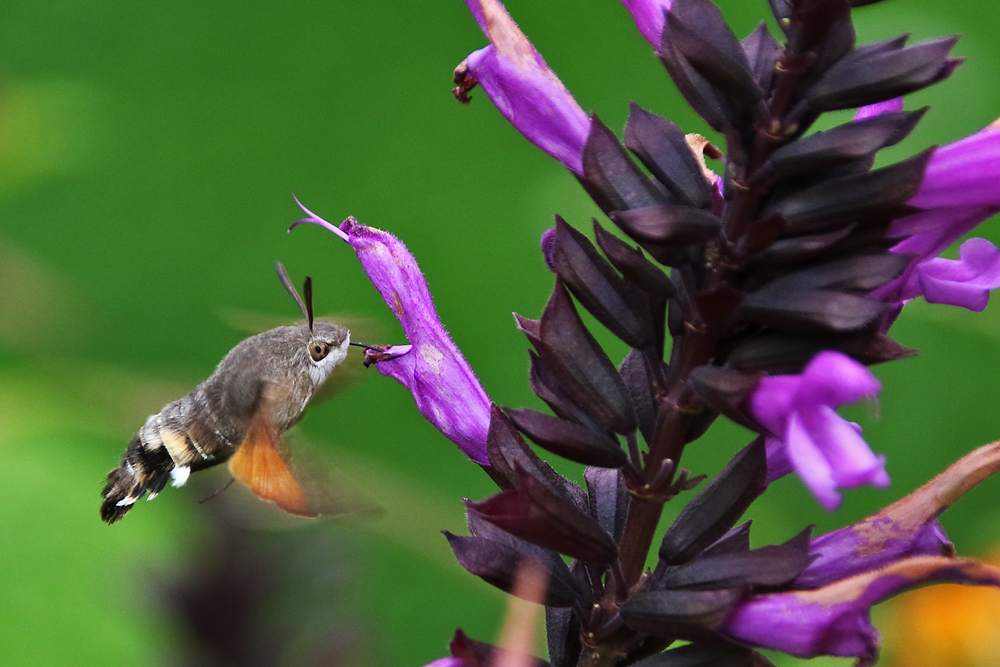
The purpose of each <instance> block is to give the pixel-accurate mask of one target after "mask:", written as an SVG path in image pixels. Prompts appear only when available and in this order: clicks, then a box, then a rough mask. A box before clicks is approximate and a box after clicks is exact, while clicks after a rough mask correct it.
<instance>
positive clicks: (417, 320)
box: [292, 200, 490, 464]
mask: <svg viewBox="0 0 1000 667" xmlns="http://www.w3.org/2000/svg"><path fill="white" fill-rule="evenodd" d="M296 201H298V200H296ZM299 205H300V206H301V204H299ZM302 209H303V210H304V211H305V212H306V213H307V214H309V217H308V218H304V219H302V220H299V221H297V222H296V223H295V225H298V224H300V223H303V222H310V223H314V224H318V225H320V226H323V227H325V228H327V229H329V230H330V231H332V232H334V233H335V234H337V236H339V237H340V238H341V239H343V240H345V241H347V242H348V243H349V244H351V247H352V248H354V251H355V252H356V253H357V255H358V259H359V260H361V266H362V267H363V268H364V270H365V273H367V274H368V277H369V278H370V279H371V281H372V283H373V284H374V285H375V287H376V289H378V291H379V293H380V294H381V295H382V298H383V299H384V300H385V303H386V305H388V306H389V308H390V309H391V310H392V312H393V314H394V315H395V316H396V318H397V319H398V320H399V323H400V324H401V325H402V327H403V332H404V333H405V334H406V338H407V340H408V341H409V342H410V345H411V346H412V349H410V350H404V349H401V347H397V346H394V347H393V348H390V349H389V350H386V352H390V351H391V354H395V355H397V356H396V357H395V358H390V359H386V360H379V361H378V363H377V365H376V367H377V368H378V370H379V372H380V373H382V374H383V375H386V376H388V377H391V378H394V379H396V380H398V381H399V382H400V383H401V384H403V386H405V387H406V388H407V389H409V390H410V392H411V393H412V394H413V398H414V400H415V401H416V403H417V408H418V409H419V410H420V413H421V414H422V415H423V416H424V417H425V418H426V419H427V420H428V421H430V422H431V423H432V424H434V426H435V427H436V428H437V429H438V430H439V431H441V433H443V434H444V436H445V437H447V438H448V439H449V440H451V441H452V442H454V443H455V444H456V445H458V447H459V448H460V449H461V450H462V451H463V452H465V454H466V456H468V457H469V458H471V459H472V460H473V461H476V462H477V463H481V464H486V463H487V462H488V460H487V457H486V433H487V431H488V430H489V424H490V399H489V396H487V395H486V392H485V391H484V390H483V387H482V385H480V384H479V380H477V379H476V376H475V373H473V372H472V368H470V367H469V364H468V362H467V361H466V360H465V357H463V356H462V353H461V352H460V351H459V349H458V347H457V346H456V345H455V343H454V342H452V340H451V337H450V336H448V332H447V331H445V329H444V326H443V325H442V324H441V321H440V320H439V319H438V316H437V312H436V310H435V309H434V301H433V300H432V298H431V294H430V291H429V290H428V289H427V281H426V280H425V279H424V275H423V273H421V272H420V267H419V266H417V262H416V260H415V259H414V258H413V255H411V254H410V251H409V250H407V249H406V246H405V245H403V243H402V241H400V240H399V239H397V238H396V237H395V236H393V235H392V234H389V233H388V232H383V231H381V230H379V229H375V228H373V227H367V226H365V225H362V224H361V223H359V222H358V221H357V220H355V219H354V218H347V220H345V221H344V222H343V224H341V225H340V227H339V228H337V227H335V226H334V225H332V224H330V223H329V222H327V221H325V220H323V219H322V218H320V217H319V216H317V215H315V214H314V213H312V212H311V211H309V210H308V209H306V208H305V207H304V206H303V207H302ZM295 225H292V227H295ZM378 354H384V353H376V355H378ZM398 355H401V356H398Z"/></svg>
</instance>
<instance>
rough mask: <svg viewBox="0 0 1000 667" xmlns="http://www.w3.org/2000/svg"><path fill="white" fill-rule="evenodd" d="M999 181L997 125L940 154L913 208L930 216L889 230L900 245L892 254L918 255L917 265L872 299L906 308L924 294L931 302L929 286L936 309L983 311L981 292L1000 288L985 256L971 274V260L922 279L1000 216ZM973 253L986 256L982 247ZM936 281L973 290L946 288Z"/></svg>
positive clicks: (926, 174)
mask: <svg viewBox="0 0 1000 667" xmlns="http://www.w3.org/2000/svg"><path fill="white" fill-rule="evenodd" d="M998 180H1000V124H998V123H993V124H992V125H990V126H988V127H986V128H985V129H983V130H981V131H980V132H977V133H975V134H973V135H971V136H969V137H966V138H965V139H962V140H960V141H956V142H954V143H952V144H948V145H947V146H942V147H940V148H938V149H936V150H935V151H934V154H933V155H932V156H931V159H930V162H929V163H928V165H927V169H926V171H925V172H924V180H923V182H922V183H921V185H920V189H919V190H918V191H917V194H916V195H915V196H914V197H913V199H911V200H910V202H909V203H910V204H911V205H913V206H916V207H920V208H922V209H925V210H923V211H921V212H919V213H915V214H913V215H909V216H906V217H904V218H900V219H899V220H896V221H895V222H894V223H893V224H892V227H891V228H890V229H889V236H890V237H893V238H898V239H900V241H899V243H897V244H896V245H895V246H894V247H893V248H892V251H893V252H897V253H909V254H913V255H914V260H913V262H911V263H910V266H909V267H908V268H907V270H906V271H905V272H904V273H903V275H902V276H900V277H899V278H897V279H896V280H894V281H892V282H891V283H889V284H887V285H885V286H883V287H881V288H879V289H878V290H876V291H875V292H873V296H875V297H877V298H880V299H882V300H884V301H888V302H902V301H905V300H907V299H912V298H914V297H916V296H918V295H919V294H924V295H925V297H926V292H925V291H924V289H923V287H924V285H927V286H928V287H930V289H931V291H932V295H931V299H937V300H936V301H934V302H935V303H949V304H952V305H960V306H963V307H969V306H968V305H966V304H972V305H974V306H978V304H979V303H981V302H982V301H983V299H982V295H983V293H984V292H983V291H982V290H986V291H987V292H988V290H990V289H995V287H996V285H993V284H992V280H991V279H990V277H989V275H990V271H989V269H988V268H987V267H986V265H987V264H988V262H984V261H983V260H982V256H981V255H980V256H979V257H978V258H977V259H976V260H975V262H976V263H977V264H976V265H977V266H978V269H975V268H971V267H972V264H970V263H969V262H973V260H972V259H971V258H970V260H969V262H966V263H965V268H963V269H960V270H958V271H956V268H957V267H952V268H951V269H948V270H945V266H947V265H941V264H940V263H938V265H937V266H935V267H934V268H931V269H929V274H927V275H926V276H924V277H923V279H921V278H922V276H921V274H922V273H925V271H924V270H925V268H926V264H927V263H928V262H931V261H934V258H936V257H937V256H938V255H939V254H940V253H941V252H942V251H943V250H944V249H945V248H947V247H948V246H950V245H951V244H952V243H954V242H955V241H957V240H958V239H959V238H961V237H962V236H964V235H965V234H967V233H968V232H969V231H971V230H972V229H973V228H974V227H975V226H976V225H978V224H979V223H981V222H983V221H984V220H986V219H987V218H990V217H992V216H993V215H994V214H996V213H997V212H1000V188H997V187H996V183H997V182H998ZM974 248H977V250H976V252H982V248H983V246H978V247H977V246H974ZM959 261H960V262H962V260H959ZM959 275H961V276H964V278H960V279H958V280H957V281H956V280H955V278H954V276H959ZM942 276H944V277H943V278H942ZM948 276H952V277H948ZM935 279H943V280H946V281H948V282H951V283H955V282H958V283H970V284H969V285H967V286H966V287H962V286H956V285H952V286H950V287H947V288H942V285H941V283H940V282H936V281H935ZM970 281H971V282H970ZM974 290H978V292H977V296H972V295H970V292H972V291H974ZM986 296H987V297H988V294H986ZM931 299H928V300H931ZM980 309H981V308H980Z"/></svg>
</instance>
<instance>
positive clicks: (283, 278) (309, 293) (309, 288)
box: [274, 262, 313, 331]
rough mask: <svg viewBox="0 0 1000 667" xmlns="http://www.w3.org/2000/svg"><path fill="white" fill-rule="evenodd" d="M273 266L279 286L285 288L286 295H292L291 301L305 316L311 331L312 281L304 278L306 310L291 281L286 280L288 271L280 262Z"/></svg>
mask: <svg viewBox="0 0 1000 667" xmlns="http://www.w3.org/2000/svg"><path fill="white" fill-rule="evenodd" d="M274 264H275V268H276V269H277V271H278V278H280V279H281V284H282V285H284V286H285V289H286V290H288V293H289V294H291V295H292V298H293V299H295V303H297V304H299V310H301V311H302V314H303V315H305V317H306V319H307V320H309V330H310V331H312V323H313V318H312V285H311V284H310V283H311V282H312V281H310V280H309V279H308V278H306V295H307V296H306V298H307V299H309V310H306V306H305V304H304V303H302V297H300V296H299V293H298V291H297V290H296V289H295V285H293V284H292V281H291V280H289V278H288V271H285V265H284V264H282V263H281V262H275V263H274Z"/></svg>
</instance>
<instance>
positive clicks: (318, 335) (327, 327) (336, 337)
mask: <svg viewBox="0 0 1000 667" xmlns="http://www.w3.org/2000/svg"><path fill="white" fill-rule="evenodd" d="M350 343H351V332H350V331H348V330H347V329H345V328H344V327H342V326H338V325H336V324H332V323H330V322H314V323H313V326H312V330H311V331H310V335H309V340H308V341H307V343H306V351H307V352H308V354H309V364H310V365H309V376H310V377H312V379H313V381H314V382H316V384H322V383H323V382H325V381H326V378H327V376H329V375H330V371H332V370H333V369H334V368H335V367H336V366H337V365H338V364H340V362H342V361H343V360H344V359H346V358H347V346H348V345H350Z"/></svg>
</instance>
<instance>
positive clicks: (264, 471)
mask: <svg viewBox="0 0 1000 667" xmlns="http://www.w3.org/2000/svg"><path fill="white" fill-rule="evenodd" d="M266 413H267V411H266V410H262V409H259V408H258V410H257V413H256V414H255V415H254V418H253V421H251V422H250V428H249V429H248V430H247V434H246V437H245V438H244V439H243V443H242V444H241V445H240V447H239V449H237V450H236V453H235V454H233V455H232V457H231V458H230V459H229V472H230V473H231V474H232V476H233V477H234V478H236V479H237V480H239V482H240V483H241V484H244V485H246V486H247V488H249V489H250V490H251V491H252V492H253V494H254V495H255V496H257V497H258V498H260V499H261V500H266V501H267V502H269V503H275V504H277V505H278V507H280V508H281V509H283V510H285V511H286V512H288V513H289V514H294V515H296V516H304V517H310V518H315V517H317V516H319V512H317V511H316V510H315V509H314V508H313V507H312V506H311V505H310V503H309V502H308V501H307V500H306V496H305V494H304V493H303V492H302V487H301V486H300V485H299V483H298V482H297V481H296V480H295V478H294V477H293V476H292V473H291V471H289V469H288V465H287V463H286V462H285V459H284V458H282V456H281V454H279V453H278V449H279V447H280V446H281V434H280V433H278V430H277V429H276V428H275V427H274V425H273V424H271V423H270V420H268V419H267V417H266V416H265V415H266Z"/></svg>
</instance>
